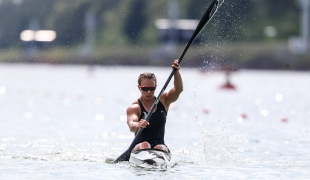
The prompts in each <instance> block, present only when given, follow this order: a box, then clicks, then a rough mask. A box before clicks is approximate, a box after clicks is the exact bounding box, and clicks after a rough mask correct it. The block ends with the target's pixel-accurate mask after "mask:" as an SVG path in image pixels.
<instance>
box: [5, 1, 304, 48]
mask: <svg viewBox="0 0 310 180" xmlns="http://www.w3.org/2000/svg"><path fill="white" fill-rule="evenodd" d="M177 2H178V4H179V7H178V8H179V18H181V19H200V18H201V16H202V15H203V13H204V12H205V10H206V8H207V7H208V6H209V4H210V3H211V0H208V1H207V0H177ZM167 5H168V0H156V1H147V0H126V1H121V0H91V1H89V0H0V47H1V48H2V49H6V48H10V47H18V46H20V45H21V40H20V37H19V35H20V33H21V32H22V31H23V30H26V29H29V24H31V22H32V21H34V20H35V21H37V22H39V23H38V24H39V28H40V29H48V30H55V31H56V32H57V39H56V41H55V45H56V46H72V45H76V44H81V43H83V42H84V41H85V14H86V12H87V11H88V10H89V9H92V10H93V11H94V12H95V16H96V44H97V45H100V44H109V45H114V44H116V45H118V44H122V45H131V44H142V45H143V44H154V43H157V41H158V38H157V36H158V33H157V30H156V28H155V25H154V22H155V20H156V19H158V18H168V13H167ZM270 25H272V26H274V27H275V28H276V29H277V30H278V35H277V36H276V37H275V39H276V40H286V39H287V38H288V37H289V36H292V35H295V36H296V35H298V34H299V10H298V6H297V2H296V1H294V0H289V1H283V0H272V1H270V0H226V1H225V2H224V4H223V5H222V7H221V8H220V11H219V12H218V13H217V14H216V21H215V22H214V23H213V24H212V26H215V27H216V28H206V29H207V30H206V32H207V33H206V34H208V32H210V33H211V31H215V33H214V32H213V34H212V35H213V36H214V35H216V36H217V37H222V39H223V40H229V41H264V40H266V37H265V36H264V34H263V29H264V27H265V26H270ZM208 38H209V39H212V36H207V35H206V38H205V39H206V40H208Z"/></svg>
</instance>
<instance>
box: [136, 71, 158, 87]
mask: <svg viewBox="0 0 310 180" xmlns="http://www.w3.org/2000/svg"><path fill="white" fill-rule="evenodd" d="M143 78H145V79H154V80H155V85H157V81H156V77H155V74H154V73H150V72H144V73H142V74H140V75H139V78H138V84H139V85H141V81H142V79H143Z"/></svg>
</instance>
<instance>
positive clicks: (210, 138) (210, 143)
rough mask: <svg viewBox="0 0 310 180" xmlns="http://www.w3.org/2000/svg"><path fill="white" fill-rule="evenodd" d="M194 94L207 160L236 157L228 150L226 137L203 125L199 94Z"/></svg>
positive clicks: (222, 159) (196, 114) (196, 113)
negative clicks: (199, 114) (200, 114)
mask: <svg viewBox="0 0 310 180" xmlns="http://www.w3.org/2000/svg"><path fill="white" fill-rule="evenodd" d="M193 94H194V100H193V105H194V107H195V118H194V121H195V123H196V124H197V125H198V127H199V128H200V130H201V134H202V137H203V144H204V149H203V151H204V155H205V159H206V161H220V162H224V161H228V160H233V159H235V157H234V156H233V155H232V153H231V152H229V151H228V150H227V147H226V146H225V144H227V142H224V140H223V139H224V138H223V137H221V136H219V135H218V134H216V133H214V132H211V131H209V130H207V129H206V128H205V126H204V125H203V123H202V122H201V121H200V120H199V118H198V110H197V104H196V101H195V99H197V96H196V93H195V92H193Z"/></svg>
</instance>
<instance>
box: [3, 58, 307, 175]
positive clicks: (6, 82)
mask: <svg viewBox="0 0 310 180" xmlns="http://www.w3.org/2000/svg"><path fill="white" fill-rule="evenodd" d="M144 71H151V72H154V73H155V74H156V76H157V78H158V87H159V88H158V90H157V92H156V93H155V94H156V95H157V94H158V93H159V91H160V89H161V87H162V86H163V84H164V82H165V81H166V80H167V77H168V75H169V74H170V72H171V69H170V68H169V67H167V68H158V67H128V66H127V67H126V66H124V67H122V66H117V67H116V66H111V67H102V66H60V65H25V64H24V65H22V64H0V123H1V124H0V177H1V178H0V179H59V178H60V179H144V178H147V179H168V178H169V179H185V178H186V179H310V93H309V87H310V73H309V72H293V71H254V70H252V71H250V70H239V71H236V72H234V73H233V74H232V75H231V82H232V83H233V84H234V85H235V87H236V90H227V89H221V88H220V87H221V86H222V85H223V84H224V82H225V75H224V73H223V72H208V73H201V72H200V71H199V69H195V68H182V69H181V73H182V77H183V81H184V91H183V93H182V94H181V96H180V98H179V100H178V101H177V102H176V103H174V104H173V105H171V108H170V110H169V112H168V120H167V125H166V137H165V140H166V144H167V145H168V147H169V148H170V150H171V151H172V155H173V157H172V162H173V163H176V164H177V165H176V166H173V167H169V168H168V170H167V171H154V170H145V169H140V168H137V167H132V166H130V165H129V164H127V163H120V164H110V163H108V162H109V160H110V159H115V158H117V157H118V156H119V155H120V154H121V153H123V152H124V151H125V150H126V149H127V148H128V146H129V145H130V143H131V142H132V140H133V134H132V133H130V131H129V129H128V127H127V124H126V116H125V115H126V114H125V109H126V107H127V106H128V105H129V104H131V102H132V101H133V100H135V99H137V98H138V97H139V95H140V94H139V91H138V88H137V77H138V74H140V73H142V72H144ZM171 84H172V83H170V85H169V86H168V88H167V90H168V89H170V87H171Z"/></svg>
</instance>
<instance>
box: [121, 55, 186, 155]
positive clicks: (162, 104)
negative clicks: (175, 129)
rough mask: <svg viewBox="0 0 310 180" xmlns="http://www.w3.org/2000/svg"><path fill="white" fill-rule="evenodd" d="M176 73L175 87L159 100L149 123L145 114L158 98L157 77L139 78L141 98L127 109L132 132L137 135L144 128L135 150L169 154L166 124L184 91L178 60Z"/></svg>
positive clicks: (147, 75) (175, 65)
mask: <svg viewBox="0 0 310 180" xmlns="http://www.w3.org/2000/svg"><path fill="white" fill-rule="evenodd" d="M172 68H174V69H176V71H174V86H173V87H172V88H171V89H170V90H169V91H168V92H164V93H163V94H162V96H161V97H160V99H159V102H158V104H157V107H156V108H155V109H154V110H153V114H152V116H151V118H150V119H149V122H147V121H146V120H145V119H143V118H144V113H149V111H150V109H151V107H152V105H153V103H154V101H155V99H156V97H155V96H154V93H155V89H156V87H157V81H156V77H155V75H154V74H153V73H149V72H146V73H142V74H140V76H139V78H138V88H139V90H140V92H141V96H140V98H139V99H138V100H136V101H134V102H133V103H132V104H131V105H130V106H129V107H128V108H127V111H126V112H127V124H128V126H129V129H130V131H131V132H134V133H137V131H138V130H139V129H140V128H144V129H143V131H142V133H141V135H140V136H139V140H138V141H137V143H136V145H135V147H134V150H140V149H148V148H155V149H160V150H164V151H167V152H169V149H168V147H167V146H166V145H165V140H164V137H165V124H166V116H167V112H168V109H169V106H170V104H171V103H173V102H175V101H176V100H177V99H178V98H179V95H180V94H181V92H182V91H183V82H182V78H181V75H180V71H179V69H180V65H179V63H178V60H175V61H174V62H173V64H172Z"/></svg>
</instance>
